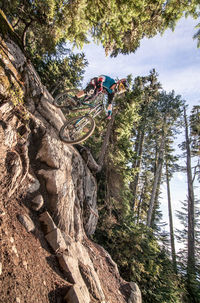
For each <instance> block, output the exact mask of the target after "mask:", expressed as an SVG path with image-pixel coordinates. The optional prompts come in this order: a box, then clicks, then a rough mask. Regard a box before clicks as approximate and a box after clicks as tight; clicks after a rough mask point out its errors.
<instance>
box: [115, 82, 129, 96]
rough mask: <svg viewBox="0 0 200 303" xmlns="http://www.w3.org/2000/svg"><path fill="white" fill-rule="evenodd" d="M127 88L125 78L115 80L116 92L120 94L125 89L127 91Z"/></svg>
mask: <svg viewBox="0 0 200 303" xmlns="http://www.w3.org/2000/svg"><path fill="white" fill-rule="evenodd" d="M128 88H129V86H128V82H127V79H121V80H119V81H117V86H116V90H117V93H118V94H122V93H124V92H125V91H127V90H128Z"/></svg>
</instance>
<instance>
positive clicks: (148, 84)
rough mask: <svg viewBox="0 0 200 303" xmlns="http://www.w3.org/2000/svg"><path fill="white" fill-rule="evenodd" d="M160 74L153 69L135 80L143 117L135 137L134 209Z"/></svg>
mask: <svg viewBox="0 0 200 303" xmlns="http://www.w3.org/2000/svg"><path fill="white" fill-rule="evenodd" d="M157 77H158V74H157V73H156V71H155V70H154V69H153V70H152V71H150V74H149V75H148V76H146V77H137V78H136V79H135V82H134V91H135V97H136V98H137V102H139V103H140V110H139V115H140V117H141V119H140V121H139V125H138V126H137V128H136V138H135V148H134V153H135V160H134V161H132V167H133V169H134V181H133V182H132V183H131V190H132V192H133V210H134V208H135V203H136V197H137V190H138V184H139V174H140V167H141V164H142V154H143V146H144V138H145V131H146V127H147V120H148V118H149V116H150V115H149V106H150V104H151V102H153V101H154V100H155V99H156V97H157V95H158V91H159V89H160V88H161V85H160V83H159V82H158V81H157Z"/></svg>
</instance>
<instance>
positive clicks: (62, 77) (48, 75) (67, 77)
mask: <svg viewBox="0 0 200 303" xmlns="http://www.w3.org/2000/svg"><path fill="white" fill-rule="evenodd" d="M59 54H60V52H57V56H48V55H46V56H43V57H40V56H39V55H38V54H32V62H33V64H34V65H35V68H36V70H37V72H38V74H39V75H40V77H41V80H42V83H43V84H44V85H45V86H46V87H47V88H48V90H49V91H50V92H51V93H52V94H58V93H59V92H62V91H64V90H65V89H67V88H72V87H77V86H80V83H81V80H82V79H83V74H84V68H85V67H86V65H87V60H86V59H85V55H84V54H83V53H80V54H73V53H72V52H71V51H70V50H69V49H68V50H65V54H60V55H59Z"/></svg>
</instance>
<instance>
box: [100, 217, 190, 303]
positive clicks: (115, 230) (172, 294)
mask: <svg viewBox="0 0 200 303" xmlns="http://www.w3.org/2000/svg"><path fill="white" fill-rule="evenodd" d="M133 221H134V220H133V218H132V217H131V216H129V217H126V218H124V220H123V221H120V222H118V223H117V224H113V225H112V229H109V230H108V229H107V228H106V225H105V224H106V222H105V221H104V222H103V223H102V224H101V226H100V228H99V229H98V231H97V233H96V239H97V241H98V243H100V244H102V245H104V247H105V248H106V249H107V250H108V252H109V253H110V254H111V256H112V258H113V259H114V261H115V262H116V263H117V264H118V266H119V270H120V274H121V275H122V277H123V278H124V279H126V280H127V281H135V282H137V284H138V285H139V287H140V289H141V291H142V298H143V302H144V303H148V302H149V303H150V302H154V303H156V302H158V303H162V302H163V303H167V302H168V303H172V302H176V303H178V302H181V296H182V294H183V293H184V289H181V287H180V281H179V278H178V277H177V276H176V275H175V274H174V272H173V269H172V264H171V261H170V260H169V257H168V255H167V253H166V251H165V250H164V248H161V247H160V246H159V245H158V240H157V239H156V237H155V236H154V235H153V233H152V231H151V230H149V229H148V228H146V227H145V226H144V225H142V224H141V225H134V224H133Z"/></svg>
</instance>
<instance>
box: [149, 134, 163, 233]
mask: <svg viewBox="0 0 200 303" xmlns="http://www.w3.org/2000/svg"><path fill="white" fill-rule="evenodd" d="M164 141H165V133H164V129H163V133H162V139H161V144H160V148H159V155H158V165H157V167H156V172H155V177H154V181H153V188H152V193H151V199H150V203H149V209H148V214H147V226H148V227H150V226H151V221H152V214H153V209H154V204H155V197H156V191H157V186H158V181H159V176H160V174H161V170H162V164H163V154H164Z"/></svg>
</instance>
